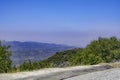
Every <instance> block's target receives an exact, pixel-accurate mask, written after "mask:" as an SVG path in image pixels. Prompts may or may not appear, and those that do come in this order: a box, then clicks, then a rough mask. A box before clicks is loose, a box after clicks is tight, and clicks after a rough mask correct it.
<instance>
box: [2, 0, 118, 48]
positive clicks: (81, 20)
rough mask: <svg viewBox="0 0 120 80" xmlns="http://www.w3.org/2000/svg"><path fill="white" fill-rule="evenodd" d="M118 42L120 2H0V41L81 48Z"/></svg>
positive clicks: (69, 0) (52, 0) (9, 0)
mask: <svg viewBox="0 0 120 80" xmlns="http://www.w3.org/2000/svg"><path fill="white" fill-rule="evenodd" d="M111 36H116V37H117V38H119V39H120V0H0V40H6V41H37V42H45V43H56V44H66V45H71V46H78V47H83V46H86V45H87V44H89V43H90V42H91V41H92V40H95V39H97V38H98V37H111Z"/></svg>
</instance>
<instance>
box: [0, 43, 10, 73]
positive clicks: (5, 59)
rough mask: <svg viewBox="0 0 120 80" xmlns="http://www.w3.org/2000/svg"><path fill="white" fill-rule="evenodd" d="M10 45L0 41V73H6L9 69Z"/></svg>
mask: <svg viewBox="0 0 120 80" xmlns="http://www.w3.org/2000/svg"><path fill="white" fill-rule="evenodd" d="M9 48H10V46H6V45H4V44H2V42H1V41H0V73H7V72H9V71H10V70H11V65H12V61H11V60H10V56H11V52H10V51H9V50H8V49H9Z"/></svg>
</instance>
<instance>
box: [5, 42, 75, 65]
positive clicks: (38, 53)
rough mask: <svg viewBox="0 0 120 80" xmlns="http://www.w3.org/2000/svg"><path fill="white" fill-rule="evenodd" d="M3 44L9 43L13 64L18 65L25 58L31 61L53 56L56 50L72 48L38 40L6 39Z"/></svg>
mask: <svg viewBox="0 0 120 80" xmlns="http://www.w3.org/2000/svg"><path fill="white" fill-rule="evenodd" d="M5 45H10V46H11V47H10V51H11V52H12V55H11V60H12V62H13V65H20V64H22V63H23V62H24V61H26V60H31V61H33V62H35V61H40V60H44V59H47V58H48V57H50V56H53V55H54V54H55V53H56V52H61V51H64V50H69V49H73V48H74V47H72V46H67V45H60V44H50V43H40V42H20V41H7V42H5Z"/></svg>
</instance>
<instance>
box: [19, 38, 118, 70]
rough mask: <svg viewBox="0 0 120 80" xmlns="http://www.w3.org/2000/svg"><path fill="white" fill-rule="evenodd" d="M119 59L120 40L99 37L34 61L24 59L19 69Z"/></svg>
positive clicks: (90, 63)
mask: <svg viewBox="0 0 120 80" xmlns="http://www.w3.org/2000/svg"><path fill="white" fill-rule="evenodd" d="M119 61H120V40H119V39H117V38H115V37H111V38H101V37H100V38H98V40H94V41H92V42H91V43H90V44H89V45H87V46H86V48H78V49H72V50H66V51H62V52H57V53H56V54H55V55H53V56H51V57H49V58H47V59H45V60H42V61H39V62H35V63H32V62H31V61H26V62H24V64H22V65H21V66H20V67H19V70H20V71H24V70H27V71H29V70H34V69H41V68H50V67H66V66H76V65H94V64H99V63H110V62H119Z"/></svg>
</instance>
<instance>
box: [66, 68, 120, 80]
mask: <svg viewBox="0 0 120 80" xmlns="http://www.w3.org/2000/svg"><path fill="white" fill-rule="evenodd" d="M65 80H120V68H114V69H109V70H104V71H98V72H93V73H88V74H85V75H78V76H75V77H71V78H67V79H65Z"/></svg>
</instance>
